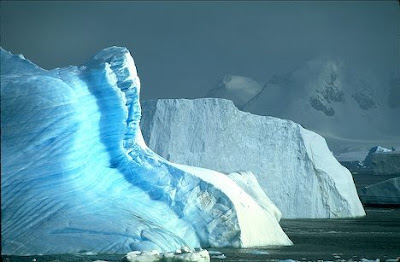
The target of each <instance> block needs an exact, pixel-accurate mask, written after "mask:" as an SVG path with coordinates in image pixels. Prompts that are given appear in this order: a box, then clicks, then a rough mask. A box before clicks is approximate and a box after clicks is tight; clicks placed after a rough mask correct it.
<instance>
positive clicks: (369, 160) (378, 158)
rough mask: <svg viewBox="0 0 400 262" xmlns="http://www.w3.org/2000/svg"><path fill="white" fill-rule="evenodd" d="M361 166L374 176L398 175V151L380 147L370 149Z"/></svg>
mask: <svg viewBox="0 0 400 262" xmlns="http://www.w3.org/2000/svg"><path fill="white" fill-rule="evenodd" d="M363 165H364V166H365V167H366V168H370V169H371V170H372V172H373V173H374V174H375V175H400V151H398V150H395V149H394V148H393V149H388V148H384V147H381V146H375V147H372V148H371V149H370V150H369V152H368V155H367V156H366V157H365V159H364V162H363Z"/></svg>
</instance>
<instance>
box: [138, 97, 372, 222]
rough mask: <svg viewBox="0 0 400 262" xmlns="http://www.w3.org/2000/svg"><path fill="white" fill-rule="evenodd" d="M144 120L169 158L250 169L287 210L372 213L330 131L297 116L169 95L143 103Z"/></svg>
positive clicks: (291, 214) (292, 213)
mask: <svg viewBox="0 0 400 262" xmlns="http://www.w3.org/2000/svg"><path fill="white" fill-rule="evenodd" d="M141 128H142V132H143V136H144V139H145V141H146V142H147V145H148V146H149V147H150V148H151V149H153V150H154V151H155V152H157V153H159V154H160V155H161V156H163V157H165V158H167V159H168V160H171V161H174V162H176V163H181V164H187V165H193V166H203V167H206V168H212V169H215V170H218V171H220V172H224V173H231V172H235V171H237V170H246V171H251V172H252V173H253V174H254V175H255V176H256V177H257V180H258V182H259V184H260V185H261V188H262V189H263V190H264V193H266V195H267V196H268V197H269V198H270V199H271V200H272V201H273V202H274V203H275V204H276V205H277V207H278V208H279V209H280V211H281V212H282V214H283V217H284V218H338V217H355V216H363V215H365V213H364V210H363V207H362V205H361V203H360V200H359V198H358V195H357V192H356V188H355V185H354V182H353V179H352V176H351V174H350V172H349V171H348V170H347V169H346V168H344V167H343V166H341V165H340V164H339V163H338V161H337V160H336V159H335V158H334V156H333V155H332V153H331V152H330V151H329V148H328V147H327V145H326V142H325V140H324V138H322V137H321V136H319V135H317V134H316V133H313V132H311V131H308V130H306V129H304V128H302V127H301V126H300V125H299V124H296V123H294V122H292V121H288V120H283V119H278V118H274V117H266V116H258V115H253V114H250V113H245V112H242V111H240V110H238V109H237V108H236V107H235V106H234V104H233V103H232V102H231V101H229V100H224V99H216V98H204V99H195V100H185V99H175V100H174V99H162V100H154V101H145V102H144V103H143V117H142V122H141ZM244 180H246V179H244ZM247 180H248V179H247ZM249 181H251V180H249ZM239 184H240V183H239ZM243 188H245V190H246V187H243ZM247 188H248V187H247ZM252 188H253V189H256V188H255V187H252ZM249 194H250V195H253V194H252V193H250V192H249ZM257 195H259V194H257Z"/></svg>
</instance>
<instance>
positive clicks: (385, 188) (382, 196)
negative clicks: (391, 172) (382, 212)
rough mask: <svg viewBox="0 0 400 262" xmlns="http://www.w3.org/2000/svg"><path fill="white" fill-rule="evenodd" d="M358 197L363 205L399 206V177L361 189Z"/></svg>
mask: <svg viewBox="0 0 400 262" xmlns="http://www.w3.org/2000/svg"><path fill="white" fill-rule="evenodd" d="M359 195H360V198H361V200H362V201H363V203H365V204H375V205H400V177H395V178H391V179H388V180H385V181H382V182H379V183H376V184H372V185H369V186H366V187H364V188H361V189H360V190H359Z"/></svg>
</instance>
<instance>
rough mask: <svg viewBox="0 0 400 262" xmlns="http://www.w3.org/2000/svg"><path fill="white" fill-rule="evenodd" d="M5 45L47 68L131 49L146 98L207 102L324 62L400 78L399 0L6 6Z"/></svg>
mask: <svg viewBox="0 0 400 262" xmlns="http://www.w3.org/2000/svg"><path fill="white" fill-rule="evenodd" d="M1 45H2V47H3V48H5V49H6V50H8V51H11V52H12V53H22V54H24V55H25V57H27V58H29V59H30V60H32V61H33V62H35V63H37V64H38V65H39V66H41V67H44V68H46V69H52V68H54V67H61V66H65V65H69V64H80V63H83V62H84V61H85V60H87V59H88V58H89V57H90V56H92V55H94V54H95V53H96V52H98V51H99V50H101V49H102V48H105V47H108V46H112V45H119V46H126V47H127V48H128V49H129V50H130V51H131V53H132V54H133V56H134V59H135V62H136V64H137V67H138V70H139V74H140V77H141V81H142V88H143V89H142V98H144V99H148V98H178V97H179V98H180V97H187V98H194V97H199V96H203V95H205V93H206V91H207V90H208V89H210V88H212V87H215V86H216V85H217V83H218V81H219V80H220V79H221V78H222V77H223V76H224V75H225V74H238V75H242V76H247V77H251V78H254V79H255V80H257V81H259V82H265V81H266V80H268V78H269V77H270V76H271V75H272V74H275V73H282V72H286V71H290V70H292V69H293V68H295V67H297V66H298V65H299V64H301V63H303V62H304V61H305V60H308V59H312V58H314V57H316V56H320V55H329V56H333V57H338V58H340V59H345V60H346V62H347V63H349V64H352V65H355V68H360V69H361V68H368V69H371V70H372V71H373V72H374V73H376V74H377V75H380V76H385V77H386V74H387V73H388V72H399V70H400V7H399V3H398V2H397V1H378V2H375V1H353V2H347V1H337V2H336V1H307V2H306V1H304V2H301V1H285V2H273V1H266V2H249V1H246V2H228V1H226V2H225V1H222V2H210V1H206V2H126V1H125V2H124V1H122V2H104V1H102V2H78V1H74V2H68V1H65V2H38V1H35V2H4V1H2V2H1Z"/></svg>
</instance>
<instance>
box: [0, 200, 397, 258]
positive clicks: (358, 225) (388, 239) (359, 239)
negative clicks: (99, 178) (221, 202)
mask: <svg viewBox="0 0 400 262" xmlns="http://www.w3.org/2000/svg"><path fill="white" fill-rule="evenodd" d="M366 212H367V216H365V217H362V218H353V219H330V220H328V219H300V220H287V219H285V220H282V221H281V225H282V227H283V229H284V230H285V232H286V233H287V234H288V236H289V237H290V239H291V240H292V241H293V242H294V245H293V246H290V247H264V248H252V249H233V248H220V249H210V250H214V251H220V252H222V253H223V254H225V256H226V258H225V259H218V258H212V259H211V261H226V262H228V261H252V262H255V261H277V260H283V259H293V260H299V261H317V260H328V261H340V260H349V259H352V260H361V259H362V258H366V259H374V260H375V259H377V258H379V259H380V261H386V260H387V259H394V258H397V257H400V209H392V208H367V209H366ZM122 257H123V254H121V255H107V254H98V255H83V254H79V255H52V256H29V257H15V256H2V261H10V262H12V261H18V262H19V261H21V262H25V261H26V262H28V261H29V262H31V261H33V258H35V259H36V261H37V262H42V261H43V262H50V261H52V262H56V261H82V262H83V261H85V262H86V261H90V262H91V261H95V260H106V261H121V258H122Z"/></svg>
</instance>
